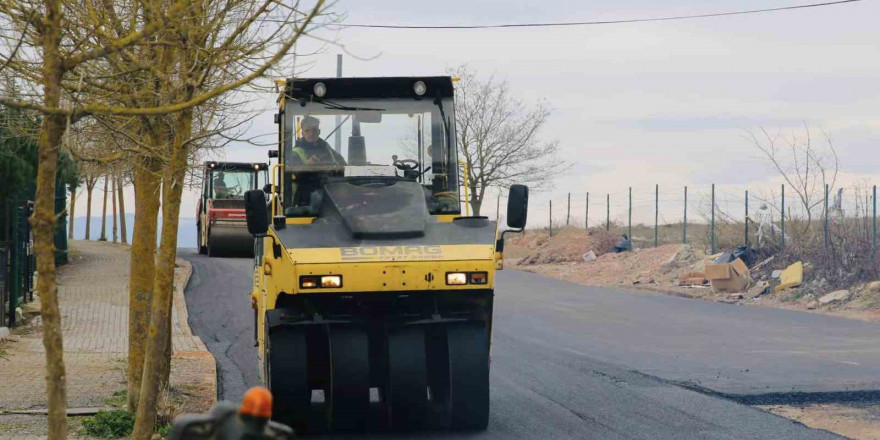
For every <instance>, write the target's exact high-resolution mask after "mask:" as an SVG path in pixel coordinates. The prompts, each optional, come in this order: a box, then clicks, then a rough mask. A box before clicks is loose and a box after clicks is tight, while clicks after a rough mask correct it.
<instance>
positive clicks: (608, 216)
mask: <svg viewBox="0 0 880 440" xmlns="http://www.w3.org/2000/svg"><path fill="white" fill-rule="evenodd" d="M605 230H606V231H610V230H611V194H608V196H607V199H606V201H605Z"/></svg>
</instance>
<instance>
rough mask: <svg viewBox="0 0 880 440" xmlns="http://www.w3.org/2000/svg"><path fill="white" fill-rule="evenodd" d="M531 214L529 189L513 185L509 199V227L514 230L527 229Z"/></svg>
mask: <svg viewBox="0 0 880 440" xmlns="http://www.w3.org/2000/svg"><path fill="white" fill-rule="evenodd" d="M528 213H529V187H527V186H525V185H511V186H510V193H509V195H508V197H507V226H508V227H510V228H513V229H523V228H525V227H526V218H527V217H528Z"/></svg>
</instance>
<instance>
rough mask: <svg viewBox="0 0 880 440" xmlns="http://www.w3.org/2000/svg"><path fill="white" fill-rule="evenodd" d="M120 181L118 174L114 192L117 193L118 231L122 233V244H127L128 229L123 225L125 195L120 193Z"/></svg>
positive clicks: (121, 179) (120, 177)
mask: <svg viewBox="0 0 880 440" xmlns="http://www.w3.org/2000/svg"><path fill="white" fill-rule="evenodd" d="M122 181H123V178H122V176H121V175H120V176H119V177H118V178H117V179H116V192H117V193H118V194H119V233H120V234H121V235H122V244H128V231H127V230H126V227H125V197H124V196H123V195H122Z"/></svg>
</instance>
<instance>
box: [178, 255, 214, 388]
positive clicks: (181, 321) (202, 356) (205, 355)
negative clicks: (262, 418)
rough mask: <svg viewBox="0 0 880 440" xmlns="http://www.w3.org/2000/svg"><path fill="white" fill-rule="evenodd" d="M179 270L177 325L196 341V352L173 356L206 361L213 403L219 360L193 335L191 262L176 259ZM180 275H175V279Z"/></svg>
mask: <svg viewBox="0 0 880 440" xmlns="http://www.w3.org/2000/svg"><path fill="white" fill-rule="evenodd" d="M176 266H177V270H180V279H175V284H174V306H175V308H176V310H177V323H176V324H177V325H179V326H180V329H181V331H182V333H184V334H185V335H186V336H188V337H189V338H192V340H193V341H195V345H196V347H195V350H187V351H176V352H174V354H173V355H172V356H173V357H174V358H177V359H187V360H193V361H199V360H204V362H203V363H204V365H202V366H201V367H202V368H204V369H206V370H207V371H205V374H204V379H205V381H206V384H207V390H206V392H210V396H211V397H210V398H211V401H212V402H211V403H212V404H213V403H216V401H217V392H218V390H217V359H215V358H214V355H213V354H211V352H210V351H209V350H208V348H207V346H205V344H204V342H203V341H202V339H201V338H199V337H198V336H196V335H195V334H193V331H192V328H190V326H189V310H188V309H187V305H186V297H185V292H186V288H187V286H188V285H189V281H190V279H191V278H192V273H193V267H192V263H190V262H189V261H187V260H185V259H183V258H180V257H178V258H177V259H176ZM177 275H178V274H177V273H175V277H176V276H177Z"/></svg>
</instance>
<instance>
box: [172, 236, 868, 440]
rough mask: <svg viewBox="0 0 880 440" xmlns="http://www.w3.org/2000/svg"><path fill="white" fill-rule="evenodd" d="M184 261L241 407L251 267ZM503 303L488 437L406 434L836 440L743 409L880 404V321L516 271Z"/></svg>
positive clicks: (197, 319)
mask: <svg viewBox="0 0 880 440" xmlns="http://www.w3.org/2000/svg"><path fill="white" fill-rule="evenodd" d="M181 254H182V256H183V257H184V258H186V259H188V260H189V261H191V262H192V263H193V268H194V271H193V277H192V279H191V281H190V285H189V287H188V289H187V292H186V298H187V304H188V307H189V316H190V324H191V326H192V328H193V330H194V331H195V332H196V334H198V335H199V336H200V337H201V338H202V339H203V340H204V341H205V343H206V344H207V346H208V349H209V350H211V352H212V353H213V354H214V355H215V357H216V358H217V363H218V374H219V376H220V378H219V384H220V393H221V398H224V399H231V400H235V399H239V398H240V397H241V395H242V394H243V393H244V391H245V390H246V389H247V387H249V386H251V385H255V384H257V383H258V382H259V379H258V375H257V371H256V351H255V348H254V347H253V324H252V322H253V321H252V320H253V315H252V313H253V312H252V310H251V308H250V304H249V299H248V292H249V287H250V282H251V281H250V280H251V267H252V266H251V264H252V263H251V260H250V259H208V258H206V257H203V256H201V255H197V254H195V253H194V252H186V251H184V252H181ZM495 307H496V309H495V319H496V321H495V322H496V323H495V326H494V339H493V357H492V375H491V380H492V385H491V396H492V409H491V416H490V424H489V429H488V430H487V431H486V432H482V433H470V434H460V433H459V434H454V433H436V432H435V433H430V432H428V433H421V434H418V435H415V436H412V437H407V438H444V439H446V438H480V439H496V438H497V439H502V438H503V439H537V438H547V439H592V438H596V439H685V438H695V439H696V438H699V439H791V438H798V439H830V438H840V437H837V436H835V435H833V434H829V433H827V432H823V431H818V430H812V429H808V428H806V427H804V426H802V425H799V424H796V423H793V422H791V421H789V420H787V419H784V418H780V417H777V416H774V415H772V414H768V413H765V412H762V411H759V410H756V409H754V408H752V407H749V406H747V405H744V404H743V402H745V403H786V402H818V401H872V402H880V398H878V396H880V392H878V391H877V390H880V384H878V382H880V344H877V342H876V338H877V335H878V334H880V325H878V324H873V323H864V322H859V321H852V320H846V319H840V318H833V317H828V316H823V315H817V314H807V313H799V312H790V311H784V310H773V309H761V308H756V307H741V306H732V305H726V304H719V303H713V302H704V301H698V300H688V299H682V298H676V297H670V296H664V295H654V294H649V293H636V292H626V291H621V290H614V289H601V288H592V287H584V286H579V285H576V284H571V283H566V282H562V281H558V280H553V279H549V278H544V277H540V276H537V275H534V274H530V273H525V272H519V271H514V270H505V271H503V272H501V273H500V274H499V278H498V285H497V288H496V299H495ZM356 438H364V439H366V438H370V439H372V438H384V434H370V435H367V436H358V437H356ZM394 438H400V437H399V436H397V437H394Z"/></svg>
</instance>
